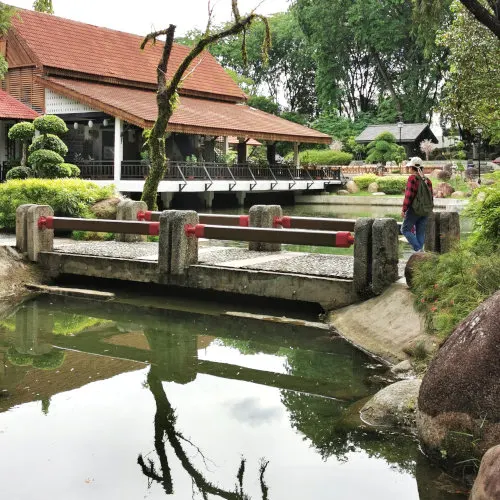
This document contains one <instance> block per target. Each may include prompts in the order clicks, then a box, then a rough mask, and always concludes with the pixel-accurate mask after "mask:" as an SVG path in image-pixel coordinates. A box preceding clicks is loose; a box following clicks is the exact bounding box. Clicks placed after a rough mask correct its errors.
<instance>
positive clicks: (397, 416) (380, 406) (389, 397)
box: [360, 379, 421, 428]
mask: <svg viewBox="0 0 500 500" xmlns="http://www.w3.org/2000/svg"><path fill="white" fill-rule="evenodd" d="M420 384H421V380H419V379H411V380H401V381H400V382H396V383H394V384H391V385H389V386H387V387H385V388H384V389H382V390H381V391H379V392H377V394H375V396H373V398H371V399H370V400H369V401H368V402H367V403H366V404H365V405H364V406H363V408H361V412H360V416H361V419H362V420H363V421H364V422H366V423H367V424H370V425H373V426H376V427H404V428H413V427H415V413H416V410H417V398H418V391H419V389H420Z"/></svg>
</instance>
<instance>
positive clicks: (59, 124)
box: [33, 115, 68, 135]
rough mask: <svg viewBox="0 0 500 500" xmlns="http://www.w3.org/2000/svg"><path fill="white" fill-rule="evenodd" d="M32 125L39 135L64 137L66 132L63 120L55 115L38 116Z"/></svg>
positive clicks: (66, 128)
mask: <svg viewBox="0 0 500 500" xmlns="http://www.w3.org/2000/svg"><path fill="white" fill-rule="evenodd" d="M33 125H34V127H35V130H38V131H39V132H40V133H41V134H54V135H64V134H65V133H66V132H68V127H66V124H65V123H64V120H62V119H61V118H59V117H58V116H55V115H44V116H39V117H38V118H35V121H34V122H33Z"/></svg>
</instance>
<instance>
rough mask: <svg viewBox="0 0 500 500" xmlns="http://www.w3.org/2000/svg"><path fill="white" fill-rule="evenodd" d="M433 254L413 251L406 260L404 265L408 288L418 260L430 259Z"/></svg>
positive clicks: (418, 262)
mask: <svg viewBox="0 0 500 500" xmlns="http://www.w3.org/2000/svg"><path fill="white" fill-rule="evenodd" d="M432 258H434V256H433V255H432V254H431V253H426V252H415V253H414V254H412V255H411V256H410V258H409V259H408V262H407V263H406V266H405V278H406V284H407V285H408V288H411V285H412V281H413V275H414V274H415V266H418V265H419V264H420V262H424V261H426V260H429V259H432Z"/></svg>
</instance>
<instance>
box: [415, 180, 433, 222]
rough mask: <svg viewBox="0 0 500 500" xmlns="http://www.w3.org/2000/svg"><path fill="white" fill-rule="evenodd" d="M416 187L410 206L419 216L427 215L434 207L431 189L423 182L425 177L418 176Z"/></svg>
mask: <svg viewBox="0 0 500 500" xmlns="http://www.w3.org/2000/svg"><path fill="white" fill-rule="evenodd" d="M418 180H419V183H418V189H417V194H416V195H415V198H414V199H413V202H412V204H411V208H412V209H413V211H414V212H415V214H416V215H418V216H419V217H423V216H427V215H430V214H431V213H432V209H433V208H434V200H433V195H432V191H431V189H430V188H429V186H428V185H427V182H425V177H421V176H420V175H419V176H418Z"/></svg>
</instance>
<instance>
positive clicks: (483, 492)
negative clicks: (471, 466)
mask: <svg viewBox="0 0 500 500" xmlns="http://www.w3.org/2000/svg"><path fill="white" fill-rule="evenodd" d="M499 498H500V445H498V446H494V447H493V448H490V449H489V450H488V451H487V452H486V453H485V454H484V457H483V459H482V460H481V466H480V467H479V472H478V474H477V478H476V481H475V482H474V486H473V487H472V491H471V493H470V500H498V499H499Z"/></svg>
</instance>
